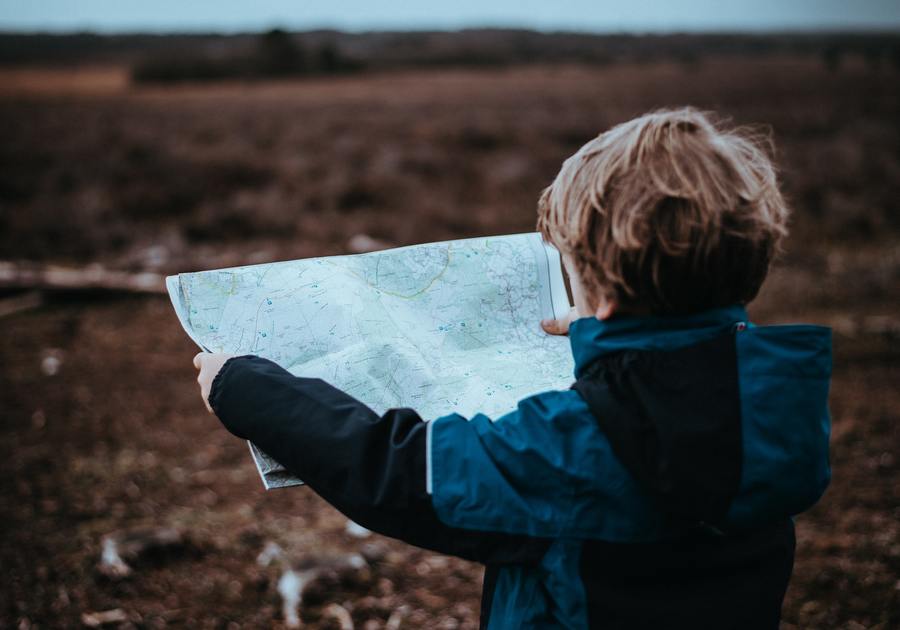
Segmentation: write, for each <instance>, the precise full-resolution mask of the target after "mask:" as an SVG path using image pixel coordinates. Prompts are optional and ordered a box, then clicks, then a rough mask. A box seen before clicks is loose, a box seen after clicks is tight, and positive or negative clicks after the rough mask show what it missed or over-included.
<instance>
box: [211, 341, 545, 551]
mask: <svg viewBox="0 0 900 630" xmlns="http://www.w3.org/2000/svg"><path fill="white" fill-rule="evenodd" d="M209 404H210V406H211V408H212V410H213V411H214V412H215V413H216V415H217V416H218V417H219V419H220V420H221V421H222V423H223V424H224V425H225V427H226V428H227V429H228V430H229V431H231V432H232V433H233V434H235V435H237V436H238V437H241V438H244V439H248V440H251V441H252V442H254V443H255V444H256V445H258V446H259V447H260V448H261V449H262V450H264V451H265V452H266V453H268V454H269V455H271V456H272V457H274V458H275V459H276V460H277V461H278V462H279V463H281V464H282V465H283V466H284V467H285V468H287V469H288V470H289V471H291V472H292V473H294V474H295V475H297V476H298V477H300V478H301V479H303V480H304V481H305V482H306V483H307V484H308V485H309V486H310V487H312V488H313V489H314V490H315V491H316V492H317V493H318V494H319V495H321V496H322V497H323V498H324V499H325V500H326V501H328V502H329V503H331V504H332V505H334V506H335V507H336V508H338V509H339V510H341V511H342V512H343V513H344V514H346V515H347V516H348V517H350V518H352V519H353V520H354V521H356V522H358V523H360V524H361V525H363V526H365V527H367V528H369V529H372V530H374V531H377V532H379V533H382V534H385V535H388V536H392V537H395V538H399V539H401V540H404V541H406V542H409V543H412V544H414V545H417V546H420V547H425V548H428V549H433V550H436V551H440V552H442V553H450V554H453V555H457V556H460V557H463V558H466V559H470V560H476V561H480V562H485V563H534V562H538V561H539V560H540V558H541V557H542V556H543V554H544V551H545V550H546V549H547V547H548V546H549V542H550V541H549V539H548V538H547V537H540V536H530V535H527V534H524V533H509V532H499V531H485V530H483V529H479V528H477V527H474V528H469V527H465V526H463V527H453V526H450V525H448V524H446V523H445V522H444V521H442V520H441V519H440V518H439V516H438V514H437V512H436V511H435V508H434V505H433V502H432V499H431V497H430V496H429V493H428V488H427V479H426V477H427V475H428V470H429V468H428V464H429V462H428V461H427V459H428V457H429V455H428V453H429V450H430V444H429V439H430V435H429V433H430V428H429V424H428V423H425V422H423V421H422V419H421V418H420V417H419V416H418V414H416V413H415V412H414V411H412V410H411V409H392V410H390V411H388V412H387V413H385V414H384V415H382V416H378V415H377V414H375V413H374V412H373V411H372V410H371V409H369V408H368V407H366V406H365V405H363V404H362V403H360V402H359V401H357V400H356V399H354V398H352V397H351V396H349V395H347V394H345V393H344V392H342V391H340V390H338V389H336V388H334V387H332V386H330V385H328V384H327V383H325V382H324V381H322V380H319V379H309V378H298V377H295V376H293V375H291V374H290V373H289V372H287V371H286V370H284V369H282V368H281V367H279V366H278V365H276V364H275V363H272V362H271V361H268V360H265V359H261V358H258V357H252V356H244V357H236V358H231V359H229V360H227V362H226V363H225V364H224V365H223V366H222V368H221V370H220V371H219V373H218V375H217V376H216V377H215V380H214V381H213V382H212V386H211V389H210V391H209Z"/></svg>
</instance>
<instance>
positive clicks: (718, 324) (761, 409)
mask: <svg viewBox="0 0 900 630" xmlns="http://www.w3.org/2000/svg"><path fill="white" fill-rule="evenodd" d="M569 336H570V341H571V346H572V353H573V356H574V360H575V382H574V385H573V386H572V388H571V389H568V390H565V391H548V392H543V393H539V394H536V395H534V396H531V397H529V398H525V399H524V400H522V401H520V402H519V404H518V407H517V409H515V410H513V411H511V412H509V413H508V414H506V415H504V416H502V417H499V418H496V419H491V418H488V417H486V416H485V415H482V414H476V415H475V416H473V417H471V418H464V417H462V416H460V415H457V414H450V415H447V416H444V417H440V418H436V419H425V420H423V419H422V418H420V417H419V415H418V414H417V413H416V412H415V411H413V410H411V409H392V410H389V411H388V412H386V413H385V414H383V415H380V416H379V415H378V414H376V413H374V412H373V411H371V410H370V409H369V408H367V407H366V406H365V405H363V404H362V403H360V402H359V401H357V400H355V399H354V398H352V397H351V396H349V395H347V394H346V393H344V392H342V391H340V390H338V389H336V388H334V387H332V386H330V385H328V384H327V383H325V382H324V381H321V380H319V379H307V378H298V377H294V376H292V375H291V374H289V373H288V372H286V371H285V370H283V369H282V368H280V367H279V366H277V365H276V364H274V363H272V362H270V361H267V360H265V359H261V358H258V357H253V356H245V357H237V358H233V359H230V360H229V361H228V362H227V363H226V364H225V365H224V366H223V368H222V370H221V371H220V372H219V374H218V375H217V377H216V378H215V380H214V382H213V385H212V389H211V394H210V403H211V405H212V407H213V409H214V411H215V412H216V414H217V415H218V417H219V418H220V419H221V420H222V422H223V423H224V425H225V426H226V427H227V428H228V429H229V430H230V431H231V432H232V433H234V434H235V435H237V436H239V437H242V438H245V439H249V440H252V441H253V442H254V443H256V444H257V445H258V446H259V447H260V448H262V449H263V450H264V451H266V452H267V453H269V454H270V455H272V456H273V457H274V458H275V459H276V460H278V461H279V462H280V463H281V464H282V465H284V466H285V467H286V468H287V469H288V470H289V471H291V472H293V473H294V474H296V475H297V476H299V477H300V478H301V479H303V480H305V481H306V483H307V484H309V485H310V486H311V487H312V488H313V490H315V491H316V492H317V493H318V494H320V495H321V496H322V497H323V498H325V500H327V501H328V502H329V503H331V504H332V505H334V506H335V507H337V508H338V509H339V510H341V511H342V512H343V513H345V514H346V515H347V516H348V517H349V518H351V519H353V520H354V521H356V522H358V523H360V524H362V525H364V526H365V527H368V528H370V529H372V530H374V531H377V532H380V533H382V534H385V535H387V536H392V537H395V538H398V539H400V540H404V541H407V542H409V543H412V544H414V545H418V546H420V547H424V548H427V549H432V550H436V551H439V552H443V553H448V554H453V555H457V556H460V557H462V558H467V559H470V560H475V561H478V562H481V563H484V564H485V565H486V567H487V568H486V571H485V583H484V590H483V596H482V616H481V624H482V627H484V628H489V629H495V628H662V627H667V628H679V627H690V628H707V627H709V628H754V629H756V628H777V627H778V620H779V617H780V609H781V603H782V599H783V597H784V593H785V590H786V588H787V583H788V580H789V578H790V574H791V570H792V567H793V554H794V527H793V521H792V519H791V517H792V516H793V515H796V514H799V513H800V512H803V511H804V510H806V509H808V508H809V507H810V506H812V505H813V504H814V503H815V502H816V501H817V500H818V499H819V497H820V496H821V495H822V493H823V492H824V490H825V488H826V486H827V485H828V482H829V478H830V468H829V463H828V439H829V425H830V423H829V413H828V406H827V401H828V388H829V380H830V372H831V335H830V331H829V330H828V329H826V328H821V327H817V326H806V325H790V326H754V325H752V324H750V323H749V322H748V320H747V314H746V312H745V310H744V309H743V307H740V306H732V307H727V308H721V309H715V310H711V311H707V312H703V313H700V314H695V315H691V316H678V317H628V316H622V317H613V318H611V319H609V320H606V321H600V320H597V319H596V318H583V319H580V320H577V321H575V322H573V323H572V325H571V328H570V332H569Z"/></svg>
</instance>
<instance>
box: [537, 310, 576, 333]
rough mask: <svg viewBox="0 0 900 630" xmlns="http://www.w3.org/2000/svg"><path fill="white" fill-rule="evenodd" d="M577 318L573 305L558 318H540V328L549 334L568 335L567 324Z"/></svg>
mask: <svg viewBox="0 0 900 630" xmlns="http://www.w3.org/2000/svg"><path fill="white" fill-rule="evenodd" d="M576 319H578V314H577V313H576V312H575V307H574V306H573V307H572V308H571V309H570V310H569V312H568V313H566V314H565V315H563V316H562V317H560V318H559V319H543V320H541V328H543V329H544V332H546V333H548V334H550V335H568V334H569V324H571V323H572V322H574V321H575V320H576Z"/></svg>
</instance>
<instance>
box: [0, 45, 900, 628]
mask: <svg viewBox="0 0 900 630" xmlns="http://www.w3.org/2000/svg"><path fill="white" fill-rule="evenodd" d="M6 72H7V74H6V75H4V74H2V73H0V85H3V86H4V88H3V89H2V90H0V137H2V138H3V140H2V143H0V259H10V258H24V259H43V260H52V261H61V262H68V263H74V264H81V263H86V262H89V261H101V262H104V263H105V264H107V265H110V266H115V267H119V268H132V269H137V268H157V269H160V270H162V271H185V270H188V269H192V268H209V267H213V266H219V265H223V264H229V263H237V262H258V261H261V260H267V259H275V258H288V257H301V256H308V255H313V254H331V253H340V252H343V251H344V248H345V244H346V242H347V240H348V238H349V237H350V236H352V235H354V234H357V233H367V234H370V235H372V236H374V237H377V238H381V239H386V240H389V241H391V242H394V243H398V244H403V243H411V242H420V241H428V240H437V239H445V238H452V237H459V236H471V235H477V234H486V233H502V232H512V231H523V230H529V229H532V227H533V222H534V205H535V201H536V198H537V194H538V192H539V190H540V188H541V187H542V186H543V185H545V184H546V183H547V182H548V181H549V180H550V178H551V177H552V175H553V174H554V172H555V170H556V169H557V168H558V166H559V164H560V162H561V161H562V159H563V158H564V157H566V156H567V155H568V154H569V153H571V152H572V151H573V150H574V149H575V148H577V146H579V145H580V144H581V143H582V142H584V141H585V140H587V139H589V138H590V137H592V136H593V135H594V134H596V133H597V132H598V131H599V130H601V129H603V128H605V127H607V126H608V125H610V124H613V123H615V122H618V121H621V120H624V119H626V118H628V117H630V116H633V115H635V114H638V113H641V112H643V111H645V110H648V109H651V108H656V107H660V106H665V105H677V104H694V105H697V106H700V107H703V108H715V109H717V110H719V111H721V112H722V113H724V114H727V115H729V116H732V117H733V118H734V119H735V120H736V121H737V122H739V123H767V124H770V125H772V127H773V129H774V134H775V139H776V142H777V145H778V148H779V154H778V161H779V163H780V164H781V166H782V167H783V169H784V181H785V187H786V189H787V191H788V193H789V195H790V197H791V199H792V200H793V202H794V205H795V207H796V210H797V212H796V221H795V226H794V234H795V236H794V237H792V238H791V240H790V242H789V243H788V252H787V255H786V256H785V257H784V259H783V260H782V262H781V264H780V266H779V267H778V269H777V270H776V271H775V272H774V274H773V276H772V277H771V279H770V282H769V284H768V285H767V287H766V289H765V290H764V292H763V295H762V296H761V297H760V299H759V300H758V302H757V303H756V304H755V305H754V307H753V309H751V310H752V313H753V315H754V316H755V318H756V319H757V320H758V321H763V322H783V321H798V320H804V321H811V322H816V323H824V324H827V325H831V326H833V327H834V328H835V331H836V333H835V373H834V384H833V393H832V403H831V406H832V413H833V423H834V436H833V440H832V462H833V467H834V480H833V482H832V486H831V488H830V490H829V491H828V493H827V494H826V496H825V498H824V499H823V500H822V501H821V503H820V504H819V505H818V506H817V507H816V508H815V509H813V510H812V511H810V512H809V513H807V514H805V515H802V516H800V517H799V518H798V520H797V523H798V555H797V563H796V567H795V572H794V578H793V581H792V584H791V588H790V591H789V593H788V597H787V601H786V604H785V614H784V619H785V627H798V628H862V627H872V628H875V627H879V628H892V627H898V625H900V525H898V522H900V483H898V482H900V479H898V467H900V462H898V449H897V446H898V429H897V426H898V422H900V413H898V409H900V390H898V388H897V383H898V382H900V362H898V358H900V321H898V316H897V297H898V286H900V282H898V280H900V249H898V246H897V242H898V239H897V235H898V233H900V212H898V207H897V202H898V199H900V128H898V119H897V112H898V111H900V102H898V101H900V88H898V85H900V82H898V81H897V75H896V73H895V72H892V71H889V70H887V69H881V70H874V69H870V68H865V67H863V66H862V65H861V64H860V65H854V64H850V65H848V66H845V67H844V68H843V69H842V70H840V71H839V72H837V73H828V72H826V71H825V70H824V69H823V68H822V66H821V64H820V62H819V61H818V60H809V59H769V60H729V61H724V60H723V61H715V60H711V61H707V62H704V63H702V64H700V65H691V66H681V65H676V64H671V65H667V64H663V65H613V66H608V67H604V68H581V67H560V68H550V67H544V68H540V67H539V68H526V69H513V70H490V71H477V72H476V71H443V72H440V73H431V74H426V73H405V74H395V75H381V76H371V77H357V78H348V79H332V80H326V79H320V80H318V79H317V80H310V81H304V82H293V83H280V84H279V83H272V84H255V85H243V84H234V85H226V86H217V87H197V88H194V87H185V88H179V89H177V90H174V89H173V90H170V89H158V88H157V89H142V90H135V89H133V88H129V87H128V86H127V83H125V82H124V81H122V80H121V76H122V75H121V73H119V74H116V73H115V71H111V73H110V74H104V72H102V71H97V70H90V71H85V77H86V78H85V81H84V82H79V81H74V82H73V81H72V80H71V77H61V76H60V75H57V82H55V83H54V82H53V81H52V80H51V78H52V77H51V76H50V75H40V74H31V75H29V76H24V75H21V74H20V75H17V76H16V77H13V76H12V75H11V74H9V71H6ZM31 72H32V73H34V72H35V71H31ZM87 75H90V77H88V76H87ZM11 77H12V78H11ZM117 77H118V78H117ZM13 79H15V81H13ZM16 81H18V83H16ZM82 83H83V84H84V86H85V87H84V89H80V88H79V86H80V85H82ZM2 326H3V328H2V332H3V334H2V335H0V414H2V420H3V422H2V429H0V430H2V437H0V514H2V528H3V537H2V543H0V566H2V577H0V580H2V581H3V584H2V588H0V627H7V626H9V627H15V626H16V625H19V626H20V627H28V623H29V622H30V623H32V624H34V625H40V626H41V627H54V626H67V625H78V624H79V623H80V619H81V615H82V613H84V612H90V611H103V610H108V609H115V608H121V609H123V610H124V611H125V613H126V614H127V616H128V618H129V619H130V620H131V623H132V624H133V625H135V626H139V627H144V626H147V627H155V626H157V625H163V624H165V623H171V624H176V625H184V626H191V627H193V626H197V627H229V626H230V625H231V624H233V623H234V624H239V625H244V626H247V627H253V626H267V625H270V624H275V625H278V624H280V623H281V617H280V612H279V606H280V604H279V599H278V595H277V594H276V591H275V581H276V580H277V577H278V572H277V569H274V568H262V567H259V566H257V564H256V562H255V558H256V556H257V554H259V552H260V551H261V550H262V548H263V546H264V544H265V543H266V542H267V541H277V542H278V543H279V544H281V545H282V547H283V548H284V549H285V550H286V551H287V552H288V554H289V555H290V556H291V557H292V558H297V559H299V558H302V557H304V556H305V555H308V554H310V553H313V552H317V553H318V552H322V551H326V552H327V551H352V550H355V549H357V548H359V547H360V545H361V543H360V541H358V540H356V539H354V538H351V537H349V536H348V535H346V534H345V533H344V526H345V519H343V518H342V517H341V516H340V515H339V514H338V513H336V512H335V511H333V510H332V509H331V508H329V507H328V506H327V505H325V504H324V503H323V502H322V501H320V500H319V499H318V498H316V497H315V496H314V495H313V494H312V493H311V492H310V491H309V490H308V489H303V488H300V489H293V490H286V491H274V492H269V493H266V492H263V491H262V489H261V486H260V483H259V480H258V478H257V476H256V473H255V470H254V468H253V466H252V463H251V461H250V458H249V456H248V454H247V452H246V446H245V445H244V444H243V443H241V442H239V441H238V440H236V439H234V438H232V437H231V436H230V435H228V434H227V433H226V432H225V431H224V430H222V429H221V428H219V426H217V421H216V420H215V419H214V418H212V417H210V416H208V415H207V414H206V412H205V411H204V410H203V408H202V406H201V403H200V400H199V397H198V396H197V392H196V385H195V383H194V382H193V379H194V371H193V368H192V367H191V366H190V358H191V356H192V355H193V353H194V348H193V347H192V345H191V343H190V342H189V341H188V340H187V338H186V337H185V336H184V334H183V333H182V331H181V330H180V328H179V326H178V324H177V322H176V320H175V317H174V315H173V314H172V313H171V310H170V307H169V305H168V303H167V301H166V300H165V298H163V297H143V298H140V297H119V298H111V297H105V296H98V295H88V296H83V295H82V296H72V295H68V296H57V297H55V298H54V299H52V300H51V302H50V303H49V304H48V305H47V306H45V307H42V308H40V309H37V310H33V311H30V312H26V313H21V314H18V315H14V316H8V317H6V318H4V319H3V320H2ZM46 357H55V358H56V359H59V360H61V364H60V369H59V371H58V373H57V374H55V375H52V376H49V375H47V374H46V373H45V372H44V371H43V370H42V362H44V360H45V358H46ZM142 526H174V527H178V528H181V529H183V530H184V531H186V532H187V533H188V535H189V536H190V538H191V540H192V541H193V544H192V547H191V549H189V550H188V552H185V553H182V554H176V555H175V556H174V557H169V558H168V559H163V560H160V561H157V562H152V563H145V564H142V565H141V566H139V567H138V570H137V571H136V574H135V575H134V576H133V577H131V578H129V579H126V580H124V581H120V582H116V581H110V580H107V579H104V578H102V577H100V576H99V575H98V574H97V573H96V571H95V568H94V566H95V564H96V562H97V559H98V557H99V552H100V540H101V538H102V536H103V535H105V534H108V533H110V532H114V531H120V530H129V529H132V528H136V527H142ZM376 543H377V544H379V545H383V546H384V547H385V549H386V550H387V554H386V555H385V556H384V558H383V559H382V560H381V561H380V562H378V563H376V564H375V566H374V567H373V569H372V578H371V579H370V580H368V581H363V582H362V583H360V584H355V585H348V586H346V587H342V588H339V589H336V590H335V591H334V592H332V593H329V601H335V602H338V603H343V604H344V606H345V607H346V608H347V609H348V610H349V611H350V612H351V613H352V615H353V618H354V621H355V622H356V624H357V627H363V626H364V623H368V624H369V625H366V626H365V627H373V628H374V627H381V625H382V624H383V623H384V621H385V620H386V619H387V618H388V617H389V616H390V614H391V613H392V612H393V611H395V610H397V609H399V608H400V607H401V606H402V605H405V606H407V607H408V608H407V609H404V610H407V612H406V617H405V621H404V626H403V627H410V628H415V627H422V628H431V627H447V628H451V627H474V626H475V625H476V623H477V605H478V600H477V597H478V593H479V586H480V584H479V580H480V573H481V572H480V569H479V568H478V567H477V566H474V565H470V564H467V563H465V562H462V561H456V560H450V561H445V560H443V559H442V558H440V557H437V556H434V555H432V554H427V553H422V552H418V551H416V550H413V549H412V548H408V547H406V546H404V545H402V544H399V543H394V542H390V541H385V540H376ZM320 610H321V609H320V608H319V607H314V608H311V609H310V610H309V611H308V615H309V616H308V617H307V619H308V620H309V621H310V622H311V623H310V627H328V623H332V624H333V623H334V622H325V621H319V617H318V613H319V612H320ZM273 620H274V621H273Z"/></svg>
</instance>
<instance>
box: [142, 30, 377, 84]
mask: <svg viewBox="0 0 900 630" xmlns="http://www.w3.org/2000/svg"><path fill="white" fill-rule="evenodd" d="M361 69H362V64H361V63H360V62H359V61H356V60H353V59H350V58H349V57H347V56H346V55H344V54H342V53H341V52H340V50H339V49H338V48H337V46H336V45H335V44H334V43H333V42H330V41H324V42H321V43H319V44H317V45H315V46H313V47H308V46H304V45H303V44H302V43H301V42H300V41H298V39H297V38H296V37H295V36H294V35H292V34H290V33H287V32H285V31H283V30H281V29H273V30H270V31H268V32H266V33H264V34H262V35H260V36H259V38H258V39H257V41H256V42H255V45H254V46H252V47H250V49H249V50H247V51H243V52H241V51H238V52H235V51H225V52H219V53H218V54H214V53H210V52H206V51H202V50H201V51H190V50H188V51H184V50H182V51H180V52H176V53H171V52H170V53H156V54H154V55H152V56H148V57H146V58H144V59H141V60H139V61H138V62H137V63H135V64H134V66H133V67H132V72H131V75H132V79H133V80H134V81H135V82H138V83H151V82H156V83H174V82H179V81H211V80H222V79H255V78H278V77H296V76H306V75H322V74H328V75H332V74H340V73H348V72H357V71H359V70H361Z"/></svg>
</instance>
